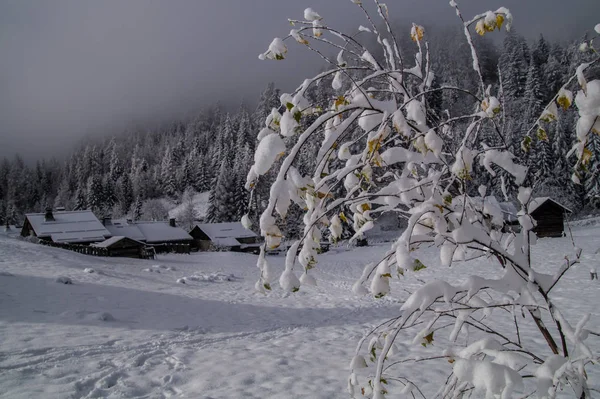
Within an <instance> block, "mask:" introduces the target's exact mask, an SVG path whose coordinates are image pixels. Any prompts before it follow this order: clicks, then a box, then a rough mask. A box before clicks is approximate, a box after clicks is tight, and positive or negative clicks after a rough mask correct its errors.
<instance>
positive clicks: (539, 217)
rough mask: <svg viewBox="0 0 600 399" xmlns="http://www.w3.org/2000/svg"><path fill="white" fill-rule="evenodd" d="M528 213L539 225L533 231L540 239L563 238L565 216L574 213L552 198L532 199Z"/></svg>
mask: <svg viewBox="0 0 600 399" xmlns="http://www.w3.org/2000/svg"><path fill="white" fill-rule="evenodd" d="M527 211H528V212H529V214H530V215H531V217H533V218H534V219H535V221H536V223H537V224H536V226H535V228H534V229H533V231H534V233H535V234H537V236H538V237H562V236H563V235H564V234H565V226H564V220H565V214H566V213H572V212H573V211H571V210H570V209H569V208H567V207H565V206H564V205H562V204H560V203H558V202H557V201H555V200H553V199H552V198H550V197H538V198H534V199H532V200H531V201H530V202H529V206H528V208H527Z"/></svg>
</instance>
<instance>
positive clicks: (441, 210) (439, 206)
mask: <svg viewBox="0 0 600 399" xmlns="http://www.w3.org/2000/svg"><path fill="white" fill-rule="evenodd" d="M434 206H435V207H436V208H437V209H439V210H440V213H444V207H443V206H441V205H434Z"/></svg>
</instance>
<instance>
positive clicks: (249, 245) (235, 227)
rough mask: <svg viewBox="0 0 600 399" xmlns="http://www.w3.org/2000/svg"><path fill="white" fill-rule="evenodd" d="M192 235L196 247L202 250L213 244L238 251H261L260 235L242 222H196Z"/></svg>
mask: <svg viewBox="0 0 600 399" xmlns="http://www.w3.org/2000/svg"><path fill="white" fill-rule="evenodd" d="M190 235H191V236H192V237H193V238H194V241H195V243H196V247H198V248H199V249H200V250H202V251H206V250H208V249H210V247H211V245H212V246H215V247H221V248H227V249H229V250H231V251H236V252H252V253H258V252H259V251H260V243H259V240H258V236H257V235H256V234H255V233H254V232H253V231H252V230H248V229H247V228H245V227H244V226H243V225H242V224H241V223H240V222H231V223H200V224H196V226H194V228H193V229H192V231H190Z"/></svg>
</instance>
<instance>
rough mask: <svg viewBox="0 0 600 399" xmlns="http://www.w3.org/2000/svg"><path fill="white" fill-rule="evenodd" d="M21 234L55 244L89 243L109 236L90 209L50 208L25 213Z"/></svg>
mask: <svg viewBox="0 0 600 399" xmlns="http://www.w3.org/2000/svg"><path fill="white" fill-rule="evenodd" d="M21 235H22V236H23V237H29V236H32V235H33V236H35V237H37V238H39V239H41V240H47V241H52V242H54V243H57V244H90V243H93V242H100V241H104V240H106V239H107V238H108V237H110V236H111V234H110V232H109V231H108V230H106V228H104V226H103V225H102V223H100V221H99V220H98V218H97V217H96V215H94V214H93V213H92V211H89V210H86V211H57V212H53V211H52V209H47V210H46V212H45V213H28V214H26V215H25V222H24V223H23V228H22V229H21Z"/></svg>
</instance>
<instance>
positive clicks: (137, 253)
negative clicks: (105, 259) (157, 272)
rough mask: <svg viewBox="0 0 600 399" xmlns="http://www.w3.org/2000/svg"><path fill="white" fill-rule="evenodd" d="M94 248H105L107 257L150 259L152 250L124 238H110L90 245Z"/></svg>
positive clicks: (142, 244)
mask: <svg viewBox="0 0 600 399" xmlns="http://www.w3.org/2000/svg"><path fill="white" fill-rule="evenodd" d="M90 246H93V247H96V248H105V249H106V251H107V254H108V256H120V257H126V258H142V259H146V258H149V257H152V254H153V253H154V251H153V250H151V249H150V250H149V248H147V247H146V244H144V243H143V242H141V241H137V240H133V239H131V238H128V237H124V236H112V237H111V238H108V239H106V240H104V241H102V242H97V243H93V244H90Z"/></svg>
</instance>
